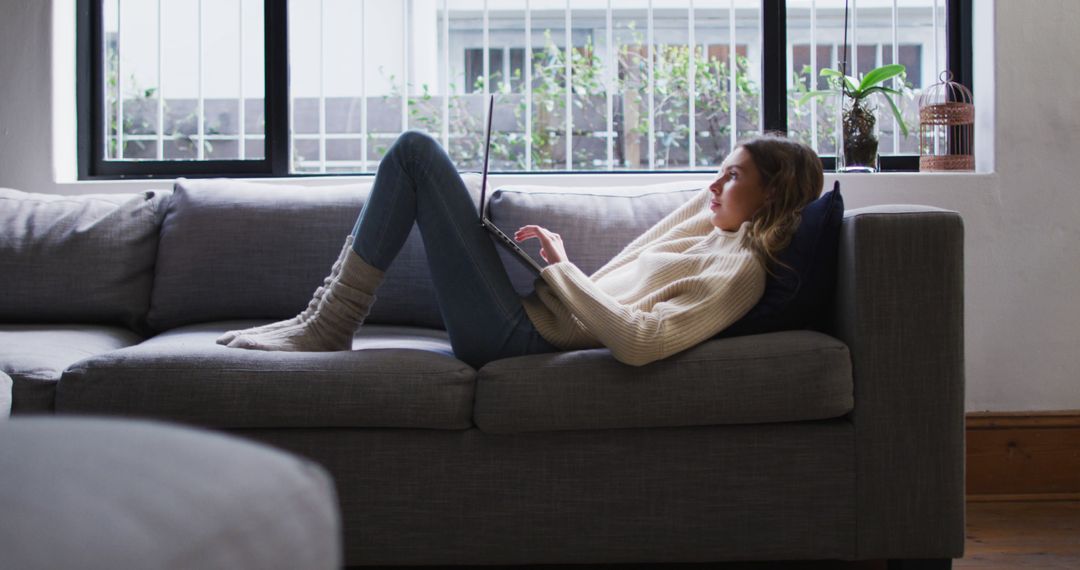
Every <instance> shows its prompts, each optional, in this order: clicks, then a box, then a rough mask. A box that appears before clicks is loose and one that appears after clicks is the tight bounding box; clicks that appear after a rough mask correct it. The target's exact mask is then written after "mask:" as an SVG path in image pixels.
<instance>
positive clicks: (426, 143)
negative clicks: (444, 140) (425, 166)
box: [394, 130, 441, 155]
mask: <svg viewBox="0 0 1080 570" xmlns="http://www.w3.org/2000/svg"><path fill="white" fill-rule="evenodd" d="M433 148H441V147H440V146H439V141H437V140H435V139H434V138H433V137H432V136H431V135H429V134H427V133H425V132H423V131H416V130H408V131H405V132H403V133H401V134H400V135H398V138H397V140H396V141H395V142H394V150H397V151H399V152H405V153H406V154H413V153H415V154H420V155H426V154H428V153H429V152H430V151H431V150H432V149H433Z"/></svg>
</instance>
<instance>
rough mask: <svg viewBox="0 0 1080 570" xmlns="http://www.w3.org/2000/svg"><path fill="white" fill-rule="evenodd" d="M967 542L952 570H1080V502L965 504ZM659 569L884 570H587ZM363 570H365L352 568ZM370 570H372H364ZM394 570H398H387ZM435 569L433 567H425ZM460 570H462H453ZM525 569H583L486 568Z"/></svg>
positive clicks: (838, 567)
mask: <svg viewBox="0 0 1080 570" xmlns="http://www.w3.org/2000/svg"><path fill="white" fill-rule="evenodd" d="M966 526H967V531H966V533H965V536H966V537H967V541H966V543H965V545H964V557H963V558H962V559H957V560H954V561H953V568H954V569H956V568H978V569H979V570H1014V569H1017V568H1025V569H1026V568H1036V569H1038V568H1046V569H1053V570H1061V569H1065V568H1069V569H1073V570H1080V500H1069V501H1006V502H971V501H969V502H968V503H967V516H966ZM632 566H633V567H635V568H649V569H652V570H661V569H669V568H670V569H672V570H674V569H691V568H694V569H697V568H701V569H704V568H709V569H712V568H716V569H717V570H765V569H771V568H775V569H777V570H811V569H813V570H826V569H827V570H834V569H835V570H886V564H885V562H884V561H880V560H874V561H863V562H840V561H807V562H728V563H723V564H649V565H626V564H604V565H599V566H588V568H597V569H599V568H603V569H610V570H625V569H627V568H630V567H632ZM356 568H365V567H356ZM366 568H367V569H368V570H372V569H373V568H375V567H370V566H369V567H366ZM385 568H397V569H400V568H402V567H400V566H398V567H390V566H387V567H385ZM424 568H428V569H431V568H434V567H430V566H428V567H424ZM456 568H460V567H456ZM485 568H486V569H487V570H493V569H494V568H514V569H516V570H525V569H535V570H541V569H544V570H546V569H551V570H555V569H563V570H565V568H579V569H584V568H586V566H584V565H581V566H561V567H560V566H548V565H536V566H511V567H493V566H488V567H485Z"/></svg>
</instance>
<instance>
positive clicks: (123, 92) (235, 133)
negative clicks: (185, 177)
mask: <svg viewBox="0 0 1080 570" xmlns="http://www.w3.org/2000/svg"><path fill="white" fill-rule="evenodd" d="M103 16H104V32H105V34H104V38H105V45H104V50H103V57H104V58H105V66H104V69H105V70H106V71H105V72H106V77H105V81H104V85H105V98H104V101H105V109H104V112H105V136H106V140H105V157H106V160H126V161H133V160H203V159H206V160H209V159H237V158H248V159H261V158H263V154H262V146H263V145H262V144H258V145H256V146H252V147H251V148H250V149H249V148H247V147H248V146H249V145H247V144H242V141H243V142H244V143H252V142H259V143H261V142H262V140H263V136H264V135H263V134H262V133H263V125H264V124H265V119H264V118H263V114H262V109H263V107H264V104H263V91H264V89H263V67H264V58H263V47H262V46H263V32H262V29H263V24H262V22H263V7H262V2H260V1H259V0H218V1H215V2H183V3H181V2H165V1H164V0H159V1H141V2H135V1H131V0H124V1H121V0H106V1H105V2H103Z"/></svg>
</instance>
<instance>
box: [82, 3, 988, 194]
mask: <svg viewBox="0 0 1080 570" xmlns="http://www.w3.org/2000/svg"><path fill="white" fill-rule="evenodd" d="M264 5H265V8H264V31H265V33H264V38H265V39H264V50H265V81H266V85H265V91H264V93H265V101H266V102H265V110H266V128H265V130H264V136H265V144H264V153H265V158H263V159H262V160H257V159H256V160H253V159H246V160H241V159H229V160H139V161H109V160H105V154H104V153H105V137H104V132H105V120H106V117H105V113H103V112H102V109H103V97H104V95H105V93H104V85H103V82H104V73H103V69H102V68H103V65H104V58H103V57H102V47H103V45H104V42H103V41H102V40H103V37H102V33H103V26H102V23H103V22H102V16H103V11H104V10H103V6H102V1H101V0H77V3H76V9H77V18H76V45H77V51H76V53H77V57H76V70H77V76H76V93H77V105H78V107H77V111H78V115H77V122H78V173H79V179H81V180H94V179H125V178H143V179H147V178H175V177H178V176H184V177H190V178H196V177H215V176H228V177H281V178H286V177H312V176H337V175H340V174H311V173H293V172H290V171H289V168H290V164H289V149H290V141H289V48H288V39H289V38H288V0H264ZM971 12H972V0H946V26H947V37H948V46H947V53H948V67H949V69H950V71H952V73H953V78H954V80H955V81H957V82H959V83H961V84H963V85H964V86H966V87H967V88H968V89H972V34H971ZM761 22H762V37H761V41H762V45H763V46H769V45H773V46H784V49H762V54H763V57H762V62H761V65H762V74H761V77H762V86H761V93H762V101H761V112H762V129H763V130H764V131H779V132H784V133H786V132H787V126H788V125H787V112H788V110H787V77H786V66H787V61H786V58H787V49H786V46H787V3H786V0H761ZM822 162H823V164H824V166H825V169H826V170H828V171H834V170H835V169H836V158H835V157H834V156H823V157H822ZM880 166H881V170H882V171H883V172H890V171H891V172H913V171H918V169H919V157H918V155H882V156H881V157H880ZM590 172H592V171H574V174H586V173H590ZM654 172H655V173H668V174H670V173H680V172H683V173H685V172H702V171H701V170H700V169H684V170H663V171H640V170H639V171H630V172H627V171H621V172H619V173H620V174H641V173H654ZM541 173H542V174H561V173H563V171H543V172H541V171H536V172H529V173H528V174H541ZM596 173H597V174H611V172H608V171H597V172H596ZM348 175H349V176H353V175H358V176H362V175H363V174H361V173H348Z"/></svg>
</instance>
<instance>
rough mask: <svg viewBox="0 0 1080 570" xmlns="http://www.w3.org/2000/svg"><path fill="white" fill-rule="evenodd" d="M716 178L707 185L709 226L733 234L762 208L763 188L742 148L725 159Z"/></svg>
mask: <svg viewBox="0 0 1080 570" xmlns="http://www.w3.org/2000/svg"><path fill="white" fill-rule="evenodd" d="M717 174H718V177H717V179H716V180H715V181H714V182H713V183H712V184H710V185H709V191H710V192H712V194H713V198H712V202H711V203H710V204H709V209H711V210H712V213H713V215H712V223H713V225H714V226H716V227H718V228H720V229H722V230H726V231H732V232H733V231H736V230H738V229H739V226H741V225H742V224H743V222H745V221H748V220H749V219H750V218H751V217H753V215H754V213H755V212H757V211H758V209H759V208H761V207H762V206H763V205H765V188H764V187H763V186H762V184H761V175H760V174H758V169H757V166H755V165H754V159H753V157H752V156H751V155H750V153H749V152H747V151H746V149H744V148H742V147H738V148H736V149H735V150H734V151H733V152H732V153H731V154H729V155H727V158H725V159H724V163H723V164H722V165H720V172H719V173H717Z"/></svg>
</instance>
